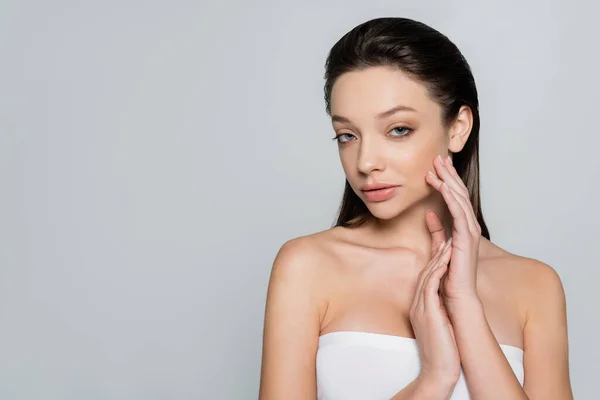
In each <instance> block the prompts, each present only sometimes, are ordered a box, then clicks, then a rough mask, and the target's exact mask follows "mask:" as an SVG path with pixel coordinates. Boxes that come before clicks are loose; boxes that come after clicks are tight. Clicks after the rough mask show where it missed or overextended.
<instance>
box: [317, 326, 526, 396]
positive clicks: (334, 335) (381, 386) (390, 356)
mask: <svg viewBox="0 0 600 400" xmlns="http://www.w3.org/2000/svg"><path fill="white" fill-rule="evenodd" d="M500 348H501V349H502V351H503V352H504V354H505V356H506V359H507V360H508V362H509V364H510V366H511V367H512V369H513V371H514V373H515V375H516V377H517V379H518V380H519V382H520V383H521V386H523V377H524V370H523V350H522V349H520V348H518V347H515V346H510V345H506V344H501V345H500ZM316 362H317V365H316V371H317V399H318V400H353V399H357V400H379V399H381V400H389V399H390V398H391V397H393V396H394V395H395V394H396V393H398V392H399V391H400V390H402V389H403V388H404V387H406V386H407V385H408V384H409V383H411V382H412V381H413V380H414V379H415V378H416V377H417V376H418V374H419V371H420V370H421V360H420V358H419V348H418V346H417V342H416V339H414V338H409V337H402V336H393V335H385V334H380V333H367V332H355V331H340V332H331V333H326V334H325V335H322V336H320V337H319V348H318V350H317V361H316ZM450 399H451V400H469V399H470V397H469V392H468V390H467V385H466V381H465V377H464V373H463V371H462V369H461V372H460V378H459V380H458V382H457V383H456V386H455V388H454V392H452V396H451V397H450Z"/></svg>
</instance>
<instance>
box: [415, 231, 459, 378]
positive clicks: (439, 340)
mask: <svg viewBox="0 0 600 400" xmlns="http://www.w3.org/2000/svg"><path fill="white" fill-rule="evenodd" d="M442 245H443V246H440V245H438V246H437V250H436V248H435V247H432V258H431V260H430V261H429V263H428V264H427V266H426V267H425V268H423V269H422V270H421V272H420V273H419V277H418V280H417V287H416V290H415V296H414V299H413V303H412V305H411V308H410V313H409V316H410V322H411V324H412V326H413V330H414V332H415V338H416V341H417V346H418V347H419V355H420V358H421V373H420V378H421V379H422V380H426V381H433V382H438V383H439V384H441V385H444V386H452V387H454V385H455V384H456V382H457V381H458V379H459V377H460V356H459V354H458V347H457V345H456V340H455V337H454V329H453V328H452V324H451V323H450V320H449V318H448V314H447V313H446V311H445V308H444V305H443V302H442V300H441V298H440V294H439V293H438V290H439V287H440V279H441V277H442V276H443V275H444V273H445V272H446V271H447V269H448V262H449V261H450V254H451V250H452V239H449V241H448V242H443V243H442Z"/></svg>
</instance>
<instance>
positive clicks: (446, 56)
mask: <svg viewBox="0 0 600 400" xmlns="http://www.w3.org/2000/svg"><path fill="white" fill-rule="evenodd" d="M372 66H392V67H395V68H399V69H400V70H402V71H403V72H404V73H406V74H408V75H409V76H411V77H412V78H414V79H416V80H417V81H419V82H421V83H423V84H424V85H425V87H426V88H427V89H428V92H429V94H430V96H431V97H432V98H433V99H434V100H435V101H436V102H437V103H438V104H439V105H440V106H441V108H442V123H443V124H444V126H445V127H449V126H450V125H451V124H452V122H454V120H455V118H456V116H457V115H458V111H459V110H460V108H461V106H463V105H467V106H469V108H470V109H471V112H472V114H473V126H472V129H471V132H470V135H469V138H468V140H467V142H466V143H465V146H464V147H463V149H462V150H461V151H460V152H458V153H454V154H453V157H452V163H453V164H454V167H455V168H456V171H457V172H458V175H459V176H460V178H461V179H462V181H463V182H464V184H465V186H466V187H467V189H468V190H469V196H470V200H471V204H472V205H473V210H474V212H475V215H476V216H477V221H478V222H479V225H480V226H481V234H482V236H484V237H485V238H487V239H488V240H489V239H490V234H489V231H488V228H487V226H486V224H485V221H484V220H483V214H482V211H481V199H480V194H479V101H478V99H477V88H476V87H475V80H474V78H473V74H472V72H471V68H470V66H469V64H468V63H467V61H466V59H465V58H464V56H463V55H462V54H461V52H460V51H459V49H458V47H457V46H456V45H455V44H454V43H452V42H451V41H450V39H448V38H447V37H446V36H445V35H443V34H442V33H440V32H438V31H437V30H435V29H433V28H431V27H430V26H428V25H426V24H424V23H422V22H418V21H415V20H412V19H408V18H400V17H396V18H393V17H385V18H375V19H371V20H369V21H367V22H364V23H362V24H360V25H358V26H356V27H355V28H353V29H352V30H351V31H349V32H348V33H346V34H345V35H344V36H343V37H342V38H341V39H340V40H338V41H337V43H335V45H334V46H333V47H332V48H331V50H330V52H329V54H328V56H327V60H326V62H325V88H324V91H325V104H326V111H327V114H328V115H329V116H331V89H332V87H333V84H334V83H335V81H336V80H337V78H339V77H340V75H342V74H343V73H345V72H349V71H353V70H361V69H365V68H368V67H372ZM369 217H371V213H370V212H369V210H368V208H367V206H366V205H365V204H364V202H363V201H362V200H361V199H360V198H359V197H358V196H357V195H356V193H354V191H353V190H352V187H350V184H349V183H348V180H346V183H345V188H344V195H343V198H342V203H341V205H340V207H339V210H338V215H337V220H336V222H335V224H334V226H347V227H353V226H359V225H361V224H363V223H364V222H365V221H366V220H367V218H369Z"/></svg>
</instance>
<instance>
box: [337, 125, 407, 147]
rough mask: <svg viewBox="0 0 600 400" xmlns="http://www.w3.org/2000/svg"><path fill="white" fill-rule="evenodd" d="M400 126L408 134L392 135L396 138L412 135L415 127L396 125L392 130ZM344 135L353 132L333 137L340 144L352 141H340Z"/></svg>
mask: <svg viewBox="0 0 600 400" xmlns="http://www.w3.org/2000/svg"><path fill="white" fill-rule="evenodd" d="M398 128H403V129H405V130H406V134H404V135H401V136H392V137H394V138H396V139H403V138H405V137H407V136H410V135H411V134H412V133H413V129H411V128H407V127H405V126H396V127H394V128H392V130H394V129H398ZM344 135H352V134H351V133H340V134H338V135H335V136H334V137H333V138H332V140H337V142H338V143H339V144H346V143H348V142H351V140H348V141H346V142H340V136H344ZM352 136H353V135H352Z"/></svg>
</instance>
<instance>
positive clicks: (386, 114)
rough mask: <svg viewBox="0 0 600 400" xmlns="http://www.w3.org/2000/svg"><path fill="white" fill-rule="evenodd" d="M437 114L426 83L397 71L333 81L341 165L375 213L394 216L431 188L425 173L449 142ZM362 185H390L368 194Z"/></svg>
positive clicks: (362, 73)
mask: <svg viewBox="0 0 600 400" xmlns="http://www.w3.org/2000/svg"><path fill="white" fill-rule="evenodd" d="M397 107H405V108H406V109H397V110H396V111H394V109H395V108H397ZM389 110H391V111H389ZM441 113H442V110H441V107H440V106H439V105H438V104H437V103H436V102H435V101H433V100H432V99H431V98H430V97H429V95H428V92H427V89H426V88H425V86H424V85H423V84H421V83H419V82H418V81H415V80H413V79H411V78H410V77H409V76H408V75H406V74H405V73H403V72H402V71H400V70H398V69H394V68H391V67H384V66H382V67H369V68H367V69H364V70H360V71H352V72H347V73H344V74H343V75H341V76H340V77H339V78H338V79H337V81H336V82H335V84H334V86H333V88H332V92H331V115H332V123H333V129H334V131H335V134H336V137H337V140H338V146H339V154H340V159H341V162H342V167H343V169H344V172H345V174H346V178H347V180H348V182H349V183H350V186H351V187H352V189H353V190H354V192H355V193H356V194H357V195H358V196H359V197H360V198H361V199H362V200H363V202H364V203H365V204H366V206H367V207H368V208H369V210H370V211H371V213H372V214H373V215H374V216H375V217H377V218H380V219H389V218H393V217H395V216H396V215H398V214H400V213H401V212H402V211H403V210H405V209H407V208H408V207H410V206H411V205H413V204H415V203H416V202H419V201H420V200H423V199H425V198H427V196H430V195H431V194H432V193H434V192H435V189H434V188H433V187H431V186H430V185H429V183H427V181H426V180H425V175H426V174H427V172H428V171H433V172H435V168H434V166H433V160H434V158H435V157H436V156H437V155H438V154H440V155H442V157H444V156H447V155H448V154H449V145H450V136H449V134H450V131H449V130H448V129H445V128H444V127H443V125H442V120H441ZM366 185H387V186H393V188H390V189H384V190H377V191H372V192H371V191H365V190H363V189H368V187H366V188H365V186H366Z"/></svg>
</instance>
